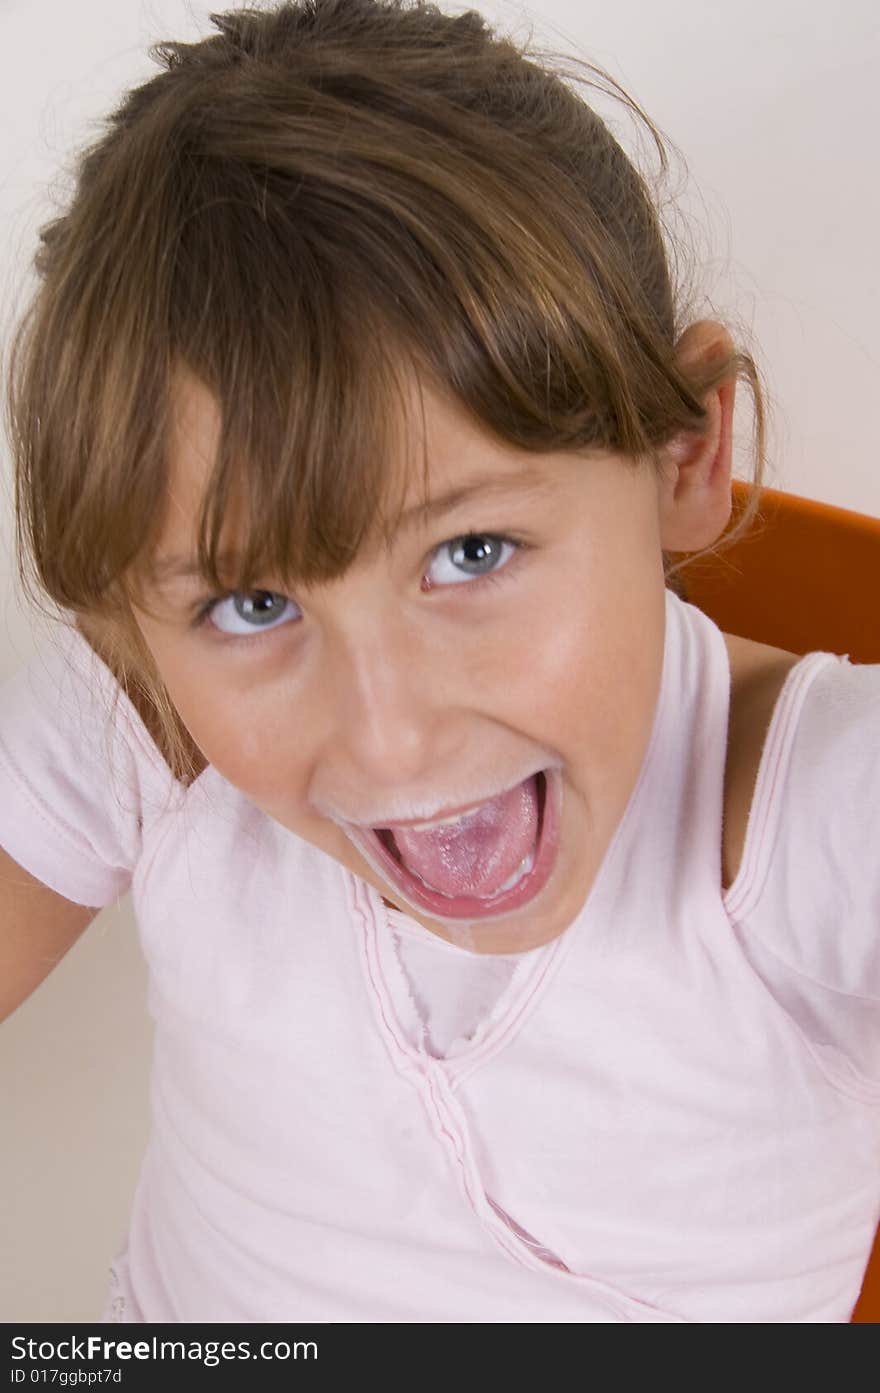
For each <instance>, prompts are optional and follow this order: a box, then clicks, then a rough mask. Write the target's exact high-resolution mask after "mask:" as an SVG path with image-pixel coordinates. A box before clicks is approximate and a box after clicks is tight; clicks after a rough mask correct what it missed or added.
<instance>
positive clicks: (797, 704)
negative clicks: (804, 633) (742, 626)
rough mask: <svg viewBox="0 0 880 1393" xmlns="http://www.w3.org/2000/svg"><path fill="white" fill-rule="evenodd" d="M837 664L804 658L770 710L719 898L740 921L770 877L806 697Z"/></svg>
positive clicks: (828, 658)
mask: <svg viewBox="0 0 880 1393" xmlns="http://www.w3.org/2000/svg"><path fill="white" fill-rule="evenodd" d="M839 661H840V659H839V658H838V656H837V655H836V654H833V653H808V654H806V655H805V657H804V658H802V659H801V661H800V662H799V663H796V664H794V666H793V667H792V668H791V669H790V670H789V672H788V674H787V676H786V679H785V681H784V683H783V685H782V690H781V691H780V693H779V696H778V698H777V701H776V705H775V707H774V709H773V715H772V717H771V720H770V727H769V729H768V731H767V735H766V738H765V741H764V747H763V749H762V751H761V760H760V764H759V767H758V774H757V777H756V780H755V787H754V790H753V793H752V802H751V806H750V808H749V816H748V822H747V825H746V835H745V842H744V845H743V858H742V865H741V867H740V873H739V874H738V875H737V877H736V880H735V881H734V883H733V885H731V886H730V887H729V888H728V890H727V891H725V892H724V894H723V896H722V902H723V904H724V909H725V911H726V913H727V914H728V915H729V916H730V917H731V918H736V919H737V920H739V919H740V918H741V917H744V916H745V915H747V914H751V913H753V912H754V911H755V910H756V909H757V907H758V905H759V904H760V902H761V897H762V896H763V894H764V890H765V888H766V885H767V880H768V878H769V873H770V867H771V864H772V861H773V851H774V849H775V845H776V840H777V837H778V835H779V825H780V818H781V814H782V798H781V791H782V789H783V788H784V786H785V783H786V779H787V777H788V773H789V769H790V766H791V758H792V753H793V749H794V737H795V733H796V731H797V728H798V723H799V720H800V717H801V713H802V711H803V707H804V703H805V701H806V697H807V694H808V692H809V690H810V687H811V686H812V684H813V682H814V681H815V679H816V677H817V676H818V675H819V673H820V672H823V671H824V670H825V669H826V668H827V667H828V666H829V665H830V664H831V663H832V662H839Z"/></svg>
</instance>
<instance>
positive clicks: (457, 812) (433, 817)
mask: <svg viewBox="0 0 880 1393" xmlns="http://www.w3.org/2000/svg"><path fill="white" fill-rule="evenodd" d="M542 772H543V771H542V769H541V768H538V769H533V770H532V771H531V772H530V773H528V774H524V775H523V776H522V778H520V779H517V780H516V781H515V782H514V783H511V784H507V785H505V787H504V788H499V789H496V790H495V792H494V793H487V794H485V795H484V796H483V797H482V798H477V799H474V800H473V801H472V802H470V803H462V804H461V805H459V806H458V807H449V808H438V809H437V811H436V812H431V813H428V815H427V816H425V817H417V818H394V819H393V820H392V819H388V820H387V821H384V822H383V821H377V822H348V825H349V827H356V828H358V829H359V830H362V831H367V830H372V829H375V828H378V829H380V830H382V831H385V830H387V831H389V832H393V831H394V829H395V828H397V827H403V828H405V827H423V826H424V825H425V824H426V823H430V822H442V821H443V820H444V819H445V818H450V817H464V815H465V814H466V813H472V812H476V811H477V809H478V808H482V807H483V805H484V803H490V802H491V801H492V799H493V798H500V797H501V795H502V794H504V793H509V792H510V790H511V789H513V788H519V785H520V784H522V783H525V781H526V779H532V778H534V776H535V774H540V773H542Z"/></svg>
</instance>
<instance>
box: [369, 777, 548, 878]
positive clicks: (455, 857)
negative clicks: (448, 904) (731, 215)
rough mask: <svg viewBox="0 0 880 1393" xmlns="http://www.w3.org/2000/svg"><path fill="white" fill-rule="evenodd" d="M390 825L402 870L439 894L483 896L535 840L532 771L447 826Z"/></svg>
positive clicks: (507, 874) (535, 794)
mask: <svg viewBox="0 0 880 1393" xmlns="http://www.w3.org/2000/svg"><path fill="white" fill-rule="evenodd" d="M392 830H393V835H394V841H395V843H396V845H397V849H398V851H399V852H400V857H401V860H402V861H403V863H404V865H405V866H406V868H407V870H410V871H414V872H415V874H416V875H417V876H420V877H421V879H422V880H424V881H425V882H426V883H427V884H428V885H430V886H431V887H432V888H433V889H435V890H440V891H441V892H442V893H443V894H444V895H480V896H481V897H482V898H484V899H485V898H487V897H488V896H490V895H494V894H495V893H496V891H497V890H498V889H499V888H500V887H501V886H502V885H503V884H504V882H505V880H508V879H509V878H510V876H512V875H513V873H514V871H515V870H516V869H517V867H518V866H519V864H520V862H521V861H522V860H523V859H524V858H525V857H526V856H527V855H528V853H529V852H530V851H531V850H532V847H533V846H534V845H535V839H536V837H537V834H538V786H537V776H535V775H533V776H532V778H530V779H526V780H525V782H524V783H521V784H519V785H518V786H517V787H516V788H513V789H511V790H510V791H509V792H508V793H502V794H501V795H500V797H498V798H493V799H492V801H491V802H490V803H484V804H483V806H482V807H481V808H478V809H477V810H476V812H474V813H470V814H469V815H468V816H467V817H463V818H461V819H460V820H459V821H458V822H454V823H451V824H450V825H449V826H447V827H434V828H432V829H431V830H429V831H422V832H415V831H413V830H412V828H405V827H401V828H394V829H392Z"/></svg>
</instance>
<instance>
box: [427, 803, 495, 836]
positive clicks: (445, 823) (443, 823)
mask: <svg viewBox="0 0 880 1393" xmlns="http://www.w3.org/2000/svg"><path fill="white" fill-rule="evenodd" d="M482 806H483V805H482V804H480V807H482ZM477 811H478V809H477V808H471V810H470V812H469V813H453V815H452V817H438V818H436V819H435V820H434V821H433V822H411V823H410V825H409V830H410V831H413V832H430V831H431V829H432V828H434V827H451V826H452V825H453V823H455V822H461V820H462V818H465V817H470V816H471V815H472V814H473V813H475V812H477Z"/></svg>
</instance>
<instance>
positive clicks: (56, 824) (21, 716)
mask: <svg viewBox="0 0 880 1393" xmlns="http://www.w3.org/2000/svg"><path fill="white" fill-rule="evenodd" d="M175 788H177V785H176V784H175V782H174V780H173V779H172V776H171V773H170V770H169V769H168V767H167V765H166V764H165V763H164V761H163V760H162V758H161V755H160V754H159V751H158V750H157V749H156V747H155V745H154V744H153V742H152V740H151V739H150V737H149V735H148V734H147V732H146V730H145V728H144V726H143V723H142V721H141V720H140V717H139V716H138V715H137V713H136V711H135V710H134V707H133V706H132V705H131V702H130V701H129V699H128V697H127V696H126V695H125V693H124V692H123V691H122V690H121V689H120V687H119V685H118V683H117V682H116V679H115V678H114V677H113V674H112V673H111V672H110V670H109V668H107V666H106V665H105V664H104V663H103V662H102V661H101V659H100V658H99V657H98V656H97V655H96V654H95V653H94V652H93V650H92V648H91V647H90V646H89V644H88V643H87V642H86V640H85V639H84V638H83V637H82V635H81V634H80V633H79V632H78V630H77V629H76V628H75V627H73V625H71V626H70V627H64V628H61V629H60V630H59V632H58V633H57V634H56V635H55V636H54V637H53V638H52V639H51V640H50V641H49V642H47V643H46V644H45V645H44V646H43V647H41V648H40V649H38V651H37V653H36V654H35V655H34V657H33V658H32V659H31V660H30V662H29V663H27V664H26V665H25V666H24V667H22V668H21V669H20V670H19V671H18V672H16V673H14V674H13V676H12V677H11V678H9V679H8V680H7V681H6V682H4V683H3V684H2V685H0V846H3V847H4V848H5V850H6V851H7V852H8V854H9V855H10V856H12V857H13V859H14V860H16V861H17V862H18V863H19V864H20V865H21V866H23V867H24V868H25V870H27V871H29V872H30V873H31V875H33V876H35V877H36V878H37V879H38V880H40V881H42V882H43V884H45V885H48V886H49V887H50V889H52V890H56V891H57V892H58V893H59V894H61V895H64V896H65V898H66V899H69V900H72V901H73V902H74V903H75V904H83V905H90V906H93V907H94V908H103V906H105V905H107V904H110V903H112V902H113V901H114V900H117V899H118V898H120V897H121V896H122V895H123V894H125V893H126V892H127V890H128V889H129V886H130V884H131V878H132V875H133V873H134V870H135V867H136V865H137V862H138V859H139V857H140V855H141V851H142V847H143V839H144V832H145V828H146V827H147V826H149V825H150V824H151V823H152V821H153V820H154V819H155V818H156V817H158V816H160V815H161V812H162V810H163V809H164V808H165V807H166V806H167V803H168V799H169V797H172V796H173V792H174V789H175Z"/></svg>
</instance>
